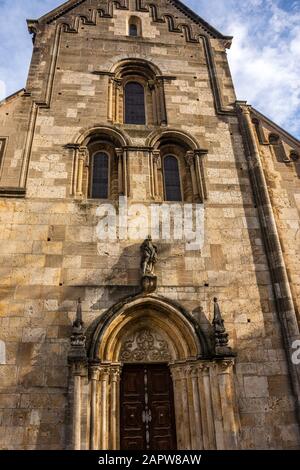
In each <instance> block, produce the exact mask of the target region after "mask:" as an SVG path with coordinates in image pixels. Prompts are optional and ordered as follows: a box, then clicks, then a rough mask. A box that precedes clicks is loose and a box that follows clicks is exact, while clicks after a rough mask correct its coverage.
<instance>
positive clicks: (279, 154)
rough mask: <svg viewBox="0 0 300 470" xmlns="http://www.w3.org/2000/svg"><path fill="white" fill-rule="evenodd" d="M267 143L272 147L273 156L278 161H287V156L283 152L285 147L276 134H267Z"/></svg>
mask: <svg viewBox="0 0 300 470" xmlns="http://www.w3.org/2000/svg"><path fill="white" fill-rule="evenodd" d="M269 144H270V145H271V146H272V147H273V151H274V154H275V157H276V158H277V161H278V162H289V161H290V160H289V158H287V155H286V153H285V149H284V146H283V143H282V141H281V139H280V137H279V135H277V134H270V135H269Z"/></svg>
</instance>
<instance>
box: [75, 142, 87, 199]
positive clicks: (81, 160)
mask: <svg viewBox="0 0 300 470" xmlns="http://www.w3.org/2000/svg"><path fill="white" fill-rule="evenodd" d="M88 157H89V152H88V149H87V147H80V148H79V149H78V150H77V161H78V163H77V184H76V196H77V197H82V195H83V186H82V185H83V171H84V166H85V165H86V164H87V162H88Z"/></svg>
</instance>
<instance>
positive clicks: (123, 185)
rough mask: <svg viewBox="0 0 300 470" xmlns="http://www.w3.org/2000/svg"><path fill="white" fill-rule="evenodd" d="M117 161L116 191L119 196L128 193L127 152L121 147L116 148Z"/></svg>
mask: <svg viewBox="0 0 300 470" xmlns="http://www.w3.org/2000/svg"><path fill="white" fill-rule="evenodd" d="M116 155H117V161H118V193H119V196H127V195H128V171H127V152H126V150H124V149H122V148H117V149H116Z"/></svg>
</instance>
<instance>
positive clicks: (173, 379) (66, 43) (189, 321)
mask: <svg viewBox="0 0 300 470" xmlns="http://www.w3.org/2000/svg"><path fill="white" fill-rule="evenodd" d="M27 22H28V28H29V32H30V34H31V35H32V40H33V54H32V61H31V64H30V69H29V74H28V80H27V84H26V86H25V88H24V89H22V90H20V91H17V92H16V93H15V94H14V95H12V96H9V97H8V98H6V99H5V100H4V101H3V102H1V103H0V223H1V230H0V236H1V248H0V250H1V253H0V256H1V267H0V296H1V300H0V449H2V450H5V449H6V450H7V449H8V450H45V449H47V450H72V449H75V450H151V451H152V450H161V451H168V450H183V449H184V450H238V449H278V450H280V449H300V427H299V426H300V334H299V325H300V141H299V140H297V139H296V138H294V137H293V136H292V135H290V134H289V133H288V132H287V131H285V130H283V129H282V128H281V127H279V126H278V125H277V124H276V123H274V122H272V121H271V120H270V119H268V118H267V117H266V116H264V115H263V114H261V113H260V112H259V111H258V110H256V109H254V108H253V107H252V106H251V105H250V104H248V103H247V102H246V101H237V99H236V95H235V91H234V85H233V82H232V78H231V73H230V69H229V65H228V60H227V50H228V49H229V48H230V46H231V43H232V37H230V36H224V35H223V34H222V33H220V32H219V31H217V30H216V29H215V28H214V27H213V26H211V25H210V24H208V23H207V22H206V21H205V20H204V19H202V18H201V17H200V16H198V15H197V14H196V13H194V12H193V11H191V10H190V9H189V8H188V7H187V6H186V5H185V4H184V3H183V2H181V1H179V0H151V1H147V0H118V1H113V0H69V1H66V2H65V3H64V4H62V5H61V6H59V7H58V8H56V9H54V10H53V11H51V12H50V13H47V14H45V15H44V16H42V17H41V18H39V19H33V20H32V19H30V20H27ZM20 52H21V51H20ZM244 66H245V64H243V63H242V62H241V63H240V67H244ZM253 86H255V84H253ZM192 235H193V236H194V238H193V237H192Z"/></svg>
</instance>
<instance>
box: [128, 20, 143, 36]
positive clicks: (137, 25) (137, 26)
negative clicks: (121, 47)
mask: <svg viewBox="0 0 300 470" xmlns="http://www.w3.org/2000/svg"><path fill="white" fill-rule="evenodd" d="M128 35H129V36H132V37H137V36H141V35H142V21H141V18H139V17H138V16H131V17H130V18H129V21H128Z"/></svg>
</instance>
